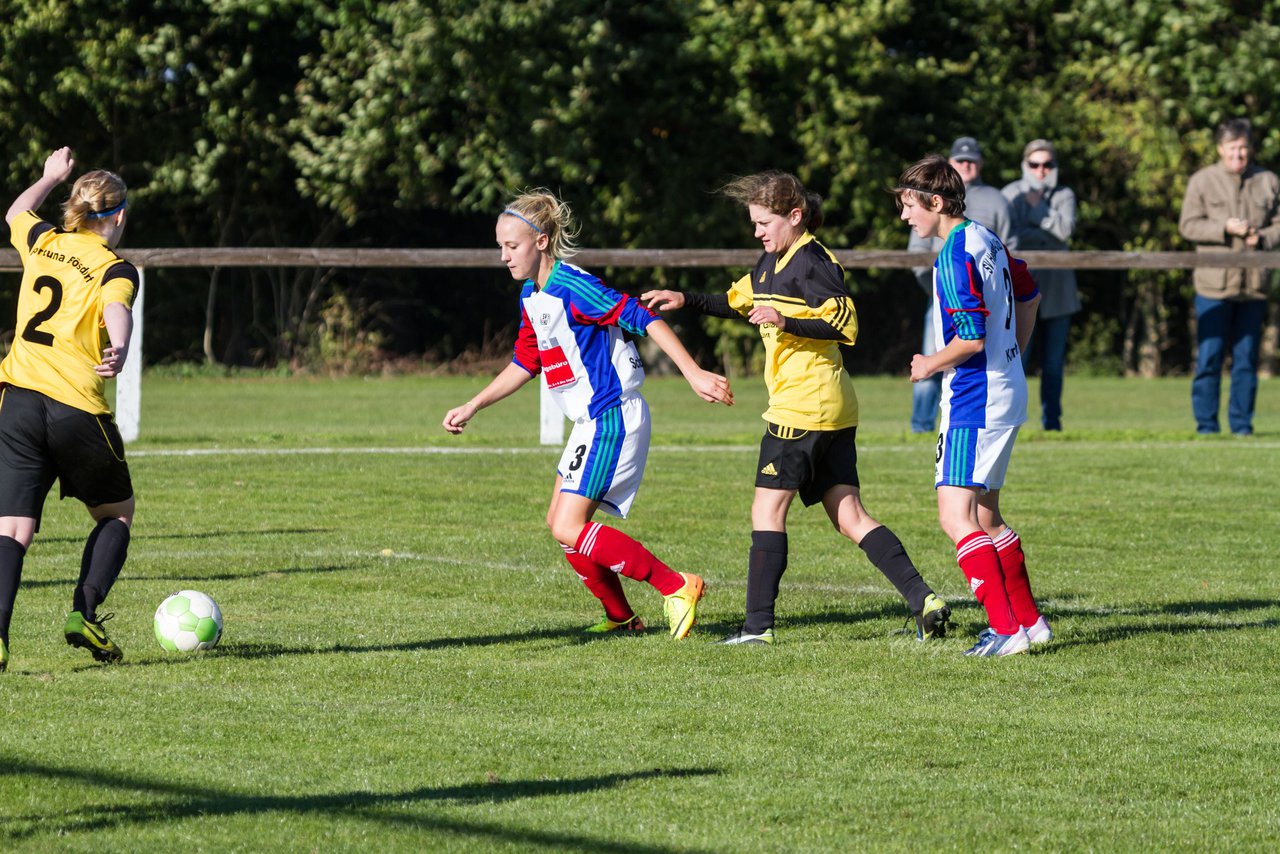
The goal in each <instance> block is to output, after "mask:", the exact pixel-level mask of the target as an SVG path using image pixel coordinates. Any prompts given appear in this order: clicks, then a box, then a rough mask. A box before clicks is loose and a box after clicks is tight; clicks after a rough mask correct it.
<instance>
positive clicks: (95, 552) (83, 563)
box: [72, 519, 129, 620]
mask: <svg viewBox="0 0 1280 854" xmlns="http://www.w3.org/2000/svg"><path fill="white" fill-rule="evenodd" d="M128 556H129V526H128V525H126V524H125V523H124V522H121V521H120V520H119V519H103V520H102V521H101V522H99V523H98V524H97V526H96V527H95V528H94V529H93V532H92V533H90V534H89V539H88V540H86V541H85V544H84V554H83V555H82V556H81V558H80V582H79V583H78V584H77V585H76V591H75V595H74V597H73V600H72V603H73V607H74V610H76V611H79V612H80V613H81V614H83V615H84V618H85V619H86V620H97V618H98V615H97V614H98V606H99V605H101V604H102V603H103V601H104V600H106V598H107V594H108V593H110V592H111V585H113V584H115V583H116V578H118V577H119V575H120V570H121V568H123V567H124V561H125V558H127V557H128Z"/></svg>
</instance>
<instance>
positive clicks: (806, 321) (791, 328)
mask: <svg viewBox="0 0 1280 854" xmlns="http://www.w3.org/2000/svg"><path fill="white" fill-rule="evenodd" d="M783 323H784V324H785V326H783V329H782V331H783V332H785V333H787V334H788V335H795V336H796V337H798V338H818V339H821V340H823V341H839V340H840V339H842V338H844V334H843V333H841V332H840V330H838V329H836V328H835V327H834V326H832V325H831V324H830V323H827V322H826V321H825V320H823V319H822V318H820V317H806V318H799V317H788V318H785V319H784V320H783Z"/></svg>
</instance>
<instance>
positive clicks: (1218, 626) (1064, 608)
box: [1044, 599, 1280, 653]
mask: <svg viewBox="0 0 1280 854" xmlns="http://www.w3.org/2000/svg"><path fill="white" fill-rule="evenodd" d="M1278 607H1280V602H1277V601H1276V600H1274V599H1211V600H1206V601H1189V602H1165V603H1161V604H1157V605H1151V606H1137V607H1123V606H1120V607H1115V608H1107V609H1099V608H1097V607H1073V606H1071V605H1070V604H1062V605H1055V606H1054V607H1052V608H1046V609H1045V612H1046V616H1047V617H1048V618H1049V621H1050V623H1051V624H1052V623H1053V620H1054V618H1055V617H1071V618H1072V619H1073V621H1074V625H1075V626H1076V627H1077V628H1076V630H1075V631H1072V632H1070V633H1064V632H1062V631H1060V630H1057V629H1055V637H1054V640H1053V642H1052V643H1051V644H1049V645H1048V646H1046V647H1045V648H1044V652H1049V653H1051V652H1057V651H1060V650H1064V649H1069V648H1070V647H1073V646H1094V645H1097V644H1106V643H1114V642H1117V641H1124V640H1129V639H1131V638H1134V637H1137V636H1139V635H1149V634H1151V635H1159V634H1167V635H1185V634H1206V633H1209V632H1238V631H1245V630H1248V629H1275V628H1280V618H1277V617H1262V618H1259V617H1260V615H1259V614H1257V613H1256V612H1258V611H1274V610H1275V609H1277V608H1278ZM1133 618H1139V619H1138V620H1135V619H1133Z"/></svg>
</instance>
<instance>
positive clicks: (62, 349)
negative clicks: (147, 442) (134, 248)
mask: <svg viewBox="0 0 1280 854" xmlns="http://www.w3.org/2000/svg"><path fill="white" fill-rule="evenodd" d="M74 167H75V160H73V159H72V157H71V149H69V148H60V149H58V150H57V151H55V152H53V153H52V154H50V155H49V157H48V159H46V160H45V163H44V175H43V176H42V177H41V178H40V179H39V180H38V181H36V182H35V183H34V184H32V185H31V186H30V187H28V188H27V189H26V190H24V191H23V192H22V194H21V195H19V196H18V198H17V199H15V200H14V202H13V204H12V205H10V207H9V211H8V213H6V214H5V222H7V223H8V224H9V240H10V242H11V243H13V247H14V248H15V249H17V250H18V255H19V257H20V258H21V259H22V285H21V289H20V290H19V292H18V318H17V324H16V326H15V327H14V329H15V335H14V339H13V347H12V349H11V350H10V351H9V355H8V356H6V357H5V359H4V362H3V363H0V670H4V669H5V667H6V666H8V663H9V623H10V620H11V618H12V616H13V605H14V600H15V599H16V598H17V593H18V583H19V580H20V579H21V577H22V562H23V559H24V558H25V556H26V553H27V548H28V547H30V545H31V541H32V539H33V537H34V536H35V532H36V531H38V530H39V529H40V515H41V512H42V511H43V509H44V501H45V497H46V496H47V495H48V494H49V490H50V489H51V488H52V487H53V481H54V479H55V478H56V479H57V480H58V481H59V482H60V484H61V494H62V497H63V498H66V497H68V496H71V497H74V498H78V499H80V500H81V501H83V502H84V503H85V506H86V507H87V508H88V510H89V515H90V516H92V517H93V519H94V522H95V523H96V524H95V526H94V529H93V532H92V533H90V534H89V539H88V541H87V542H86V543H85V547H84V555H83V557H82V558H81V561H80V578H79V581H78V582H77V583H76V588H75V594H74V597H73V604H72V608H73V610H72V611H71V613H70V614H69V615H68V616H67V620H66V624H65V625H64V627H63V634H64V635H65V637H66V640H67V643H69V644H71V645H73V646H79V647H84V648H85V649H88V650H89V652H90V653H91V654H92V655H93V657H94V658H95V659H97V660H98V661H119V660H120V659H121V657H122V653H121V651H120V647H119V646H117V645H116V644H115V643H114V642H113V641H112V640H111V639H110V638H109V637H107V633H106V632H105V631H103V628H102V624H103V623H104V622H106V620H107V619H109V618H110V617H111V615H110V614H105V615H102V616H99V615H98V613H97V611H98V608H99V607H100V606H101V605H102V602H103V600H105V599H106V598H107V593H108V592H110V590H111V586H112V584H114V583H115V580H116V578H117V576H119V574H120V569H121V567H123V566H124V561H125V558H126V556H127V555H128V551H129V527H130V525H131V524H132V522H133V511H134V501H133V483H132V482H131V480H130V478H129V467H128V465H127V464H126V463H125V459H124V443H123V442H122V441H121V438H120V432H119V430H117V429H116V425H115V422H114V421H113V420H112V418H111V410H110V408H109V407H108V406H107V401H106V398H105V397H104V396H103V385H104V383H105V381H106V380H107V379H108V378H109V377H114V376H116V375H118V374H119V373H120V371H121V370H122V369H123V368H124V363H125V359H126V358H127V357H128V354H129V336H130V335H131V334H132V332H133V312H132V308H131V306H132V305H133V299H134V295H135V294H136V293H137V288H138V271H137V269H135V268H134V266H133V265H132V264H130V263H129V262H128V261H123V260H121V259H120V257H119V256H118V255H116V253H115V252H113V251H112V250H113V249H114V248H115V246H116V245H117V244H118V243H119V242H120V238H121V236H122V235H123V234H124V227H125V223H126V220H127V218H128V215H127V213H126V211H125V191H126V188H125V184H124V181H122V180H120V177H119V176H118V175H115V174H114V173H111V172H105V171H102V170H98V171H94V172H86V173H85V174H84V175H81V176H80V178H79V179H78V180H77V181H76V182H75V184H74V185H73V186H72V188H71V197H70V198H69V199H68V200H67V202H66V203H65V204H64V205H63V227H62V228H57V227H55V226H54V225H52V224H51V223H48V222H45V221H44V220H42V219H41V218H40V217H39V216H37V215H36V214H35V213H34V211H35V210H36V209H37V208H39V207H40V205H41V204H42V203H43V202H44V200H45V199H46V198H47V197H48V195H49V193H50V192H52V191H53V188H54V187H56V186H58V185H59V184H61V183H62V182H63V181H65V180H67V178H68V177H70V175H71V172H72V169H73V168H74ZM104 329H105V336H104V334H103V330H104ZM104 345H105V346H104Z"/></svg>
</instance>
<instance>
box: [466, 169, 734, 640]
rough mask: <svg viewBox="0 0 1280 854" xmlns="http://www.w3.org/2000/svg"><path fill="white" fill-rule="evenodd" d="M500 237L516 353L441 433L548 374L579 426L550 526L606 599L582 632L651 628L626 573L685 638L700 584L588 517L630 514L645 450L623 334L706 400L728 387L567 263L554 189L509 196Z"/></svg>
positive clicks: (655, 321) (635, 370)
mask: <svg viewBox="0 0 1280 854" xmlns="http://www.w3.org/2000/svg"><path fill="white" fill-rule="evenodd" d="M496 233H497V239H498V246H499V247H500V249H501V252H502V261H503V263H504V264H506V265H507V269H508V270H509V271H510V272H511V277H512V278H513V279H515V280H516V281H517V282H520V283H522V284H521V288H520V329H519V331H518V332H517V333H516V342H515V354H514V358H513V359H512V360H511V364H509V365H507V367H506V368H505V369H503V370H502V372H501V373H499V374H498V375H497V376H496V377H494V379H493V381H492V382H490V383H489V385H488V386H486V387H485V388H484V390H483V391H481V392H480V393H479V394H477V395H476V396H475V397H473V398H472V399H471V400H469V401H468V402H467V403H464V404H463V405H462V406H458V407H454V408H453V409H450V410H449V411H448V413H446V414H445V416H444V429H445V430H448V431H449V432H450V433H454V434H457V433H461V432H462V431H463V429H464V428H465V427H466V425H467V423H468V422H469V421H470V420H471V419H472V418H473V417H474V416H475V414H476V413H477V412H479V411H480V410H481V409H484V408H485V407H487V406H491V405H493V404H495V403H497V402H498V401H499V400H502V399H503V398H505V397H508V396H509V395H511V394H513V393H515V391H516V390H518V389H519V388H520V387H521V386H523V385H524V384H525V383H527V382H529V380H531V379H533V378H534V377H536V376H538V375H539V374H541V375H542V378H543V381H544V382H545V383H546V385H547V388H548V389H549V390H550V391H551V394H552V397H553V398H554V399H555V400H556V403H557V404H559V406H560V409H561V410H562V411H563V412H564V414H565V416H566V417H568V418H569V419H570V420H572V421H573V422H574V427H573V431H572V433H571V434H570V436H569V444H568V446H567V447H566V448H565V451H564V454H563V455H562V456H561V458H560V465H559V468H558V469H557V470H556V477H555V488H554V489H553V491H552V498H551V506H550V507H549V508H548V510H547V525H548V527H550V529H551V534H552V536H554V537H555V538H556V540H557V541H559V543H560V547H561V548H562V549H564V553H565V558H566V559H567V560H568V561H569V564H570V566H572V567H573V569H574V571H575V572H577V574H578V577H579V578H581V579H582V581H583V583H584V584H586V586H587V589H588V590H590V591H591V593H592V594H593V595H595V597H596V598H597V599H599V600H600V603H601V604H602V605H603V606H604V617H603V618H602V619H601V620H600V622H598V623H596V624H595V625H593V626H591V627H590V628H589V629H587V631H588V632H592V633H603V632H615V631H618V632H635V631H643V630H644V623H643V622H642V621H641V619H640V617H638V616H637V615H636V613H635V611H634V610H632V608H631V605H630V604H629V603H628V602H627V597H626V595H625V594H624V593H623V590H622V582H621V581H620V579H619V576H626V577H627V578H631V579H634V580H636V581H644V582H647V583H648V584H650V585H651V586H653V587H654V588H655V589H656V590H657V591H658V592H659V593H660V594H661V595H662V596H663V601H664V612H665V615H666V619H667V624H668V628H669V631H670V633H671V636H672V637H673V638H675V639H677V640H680V639H682V638H684V637H685V636H686V635H688V633H689V629H690V628H691V627H692V626H693V624H694V622H695V620H696V617H697V605H698V600H699V599H701V598H702V594H703V589H704V585H703V581H702V579H701V578H700V577H698V576H697V575H694V574H693V573H688V572H676V571H674V570H672V569H671V568H670V567H668V566H667V565H666V564H664V563H663V562H662V561H660V560H658V558H656V557H654V555H653V553H652V552H650V551H649V550H648V549H646V548H645V547H644V546H643V545H641V544H640V543H638V542H637V541H636V540H634V539H632V538H631V537H629V536H627V535H626V534H624V533H622V532H621V531H619V530H618V529H617V528H614V527H610V526H606V525H602V524H600V523H597V522H592V521H591V518H592V516H594V515H595V512H596V510H597V509H601V510H604V511H605V512H606V513H611V514H613V515H615V516H619V517H623V518H625V517H626V515H627V512H628V511H629V510H630V508H631V502H632V500H633V499H634V498H635V494H636V490H637V489H638V488H639V486H640V479H641V476H642V475H643V474H644V464H645V459H646V457H647V455H648V451H649V434H650V427H649V407H648V404H646V403H645V400H644V398H643V397H642V396H641V395H640V385H641V383H643V382H644V366H643V364H642V363H641V361H640V354H639V353H638V352H637V351H636V348H635V345H633V344H632V343H631V342H629V341H628V340H627V339H626V338H624V337H623V333H624V332H627V333H630V334H632V335H648V336H649V337H650V338H652V339H653V340H654V342H655V343H656V344H657V345H658V346H659V347H660V348H661V349H662V351H663V352H664V353H666V354H667V356H669V357H670V358H671V360H672V361H673V362H675V363H676V367H678V368H679V369H680V372H681V373H682V374H683V375H684V377H685V379H686V380H688V381H689V385H691V386H692V387H693V390H694V391H695V392H696V393H697V394H698V396H699V397H701V398H702V399H703V400H706V401H708V402H711V403H717V402H718V403H723V404H726V405H732V403H733V393H732V392H731V391H730V390H729V383H728V381H727V380H726V379H725V378H724V377H722V376H719V375H717V374H713V373H710V372H708V371H704V370H702V369H701V368H699V367H698V365H697V364H696V363H695V362H694V360H693V357H691V356H690V355H689V352H688V351H687V350H686V349H685V347H684V345H683V344H681V343H680V339H679V338H677V337H676V334H675V332H673V331H672V330H671V327H670V326H668V325H667V324H666V323H665V322H664V321H663V320H662V319H660V318H659V317H658V316H657V315H656V314H655V313H654V312H652V311H650V310H649V309H647V308H645V307H644V306H643V305H641V304H640V302H639V301H637V300H636V299H635V298H634V297H630V296H627V295H625V294H620V293H618V292H617V291H615V290H613V289H611V288H609V287H608V286H607V285H605V283H604V282H602V281H601V280H600V279H598V278H596V277H595V276H593V275H592V274H590V273H588V272H587V271H585V270H583V269H581V268H579V267H575V266H573V265H572V264H570V263H568V261H567V260H566V259H567V258H569V257H571V256H572V255H573V254H574V252H575V251H576V248H577V247H576V239H577V236H578V231H577V228H576V226H575V225H574V224H573V217H572V213H571V211H570V210H569V206H568V205H567V204H565V203H564V202H563V201H562V200H561V199H559V198H557V197H556V195H555V194H554V193H552V192H551V191H550V190H545V189H536V190H530V191H528V192H525V193H522V194H521V195H519V196H517V197H516V198H514V199H512V200H511V201H510V202H509V203H508V204H507V205H506V207H505V208H504V209H503V210H502V213H500V214H499V215H498V223H497V228H496Z"/></svg>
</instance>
